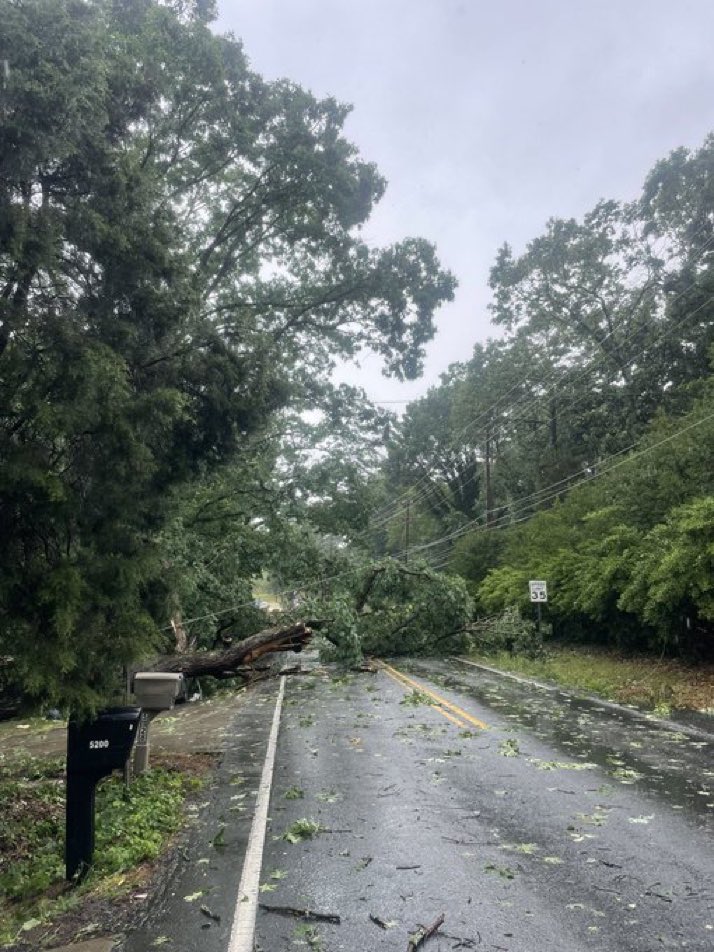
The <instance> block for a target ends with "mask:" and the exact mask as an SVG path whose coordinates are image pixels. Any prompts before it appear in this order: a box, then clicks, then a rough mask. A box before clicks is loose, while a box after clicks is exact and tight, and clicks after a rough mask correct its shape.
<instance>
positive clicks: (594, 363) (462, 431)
mask: <svg viewBox="0 0 714 952" xmlns="http://www.w3.org/2000/svg"><path fill="white" fill-rule="evenodd" d="M708 227H709V225H708V224H707V225H703V226H702V227H701V228H700V229H699V230H698V232H697V233H695V236H694V237H696V236H697V235H698V234H700V233H701V232H703V231H704V230H705V229H708ZM665 240H666V239H665V238H662V239H661V241H665ZM713 242H714V235H713V236H712V237H710V238H709V239H708V240H707V241H706V242H705V244H704V246H703V247H702V248H701V249H699V252H700V256H699V260H701V258H702V257H703V256H704V254H705V253H706V251H707V248H708V246H709V245H711V244H712V243H713ZM652 250H654V249H652ZM696 283H697V282H696V281H692V282H691V284H690V285H688V286H687V287H686V288H684V289H683V290H682V291H680V292H678V293H677V294H676V295H674V297H673V298H671V299H670V300H669V301H667V302H666V305H668V306H670V307H671V305H672V304H674V303H675V302H676V301H677V300H678V299H679V298H681V297H682V296H684V295H685V294H686V293H688V292H689V291H690V290H692V288H694V287H696ZM642 303H643V301H642V300H641V301H640V302H638V304H637V306H636V307H637V308H639V307H640V306H641V305H642ZM650 303H651V302H650ZM692 313H696V311H695V312H692ZM689 316H691V314H690V315H689ZM681 323H682V321H679V322H677V324H675V325H673V326H670V328H669V329H668V330H667V331H666V332H667V333H669V332H670V331H671V330H674V329H676V327H678V326H680V324H681ZM617 329H618V328H617V327H613V328H612V329H611V330H610V331H609V332H608V333H607V334H605V335H604V336H603V337H602V338H601V339H600V340H599V341H596V343H597V344H598V346H599V347H600V349H601V353H600V354H599V355H597V356H596V357H595V358H594V359H593V361H592V362H591V366H590V367H586V368H585V370H584V371H583V372H582V373H581V374H580V375H579V376H577V377H576V378H575V380H574V381H572V382H573V383H576V382H577V381H578V380H580V379H582V377H583V376H585V374H586V373H591V372H592V370H594V369H595V367H596V366H598V365H599V364H600V363H602V362H603V361H606V360H607V359H610V358H609V355H608V354H607V353H606V352H602V344H603V343H604V342H605V341H606V340H608V339H609V338H610V337H612V336H613V335H614V334H615V333H616V331H617ZM633 333H634V332H633ZM632 336H633V334H628V335H626V336H625V338H624V339H623V341H622V342H621V343H625V342H626V341H627V340H628V339H630V338H631V337H632ZM661 336H663V335H659V337H658V338H656V339H655V341H653V342H651V344H653V343H655V342H656V341H657V340H659V338H660V337H661ZM651 344H650V345H649V346H651ZM646 351H647V348H645V349H644V350H643V351H641V352H640V353H638V354H636V355H635V357H633V358H632V360H634V359H635V358H636V357H638V356H641V355H642V353H646ZM632 360H630V361H629V363H628V366H629V364H631V363H632ZM560 369H561V368H559V367H554V368H553V370H552V371H551V373H550V374H549V375H548V376H547V377H546V378H545V380H544V381H541V385H542V384H543V383H547V382H548V380H550V379H552V377H553V376H555V374H556V373H558V371H559V370H560ZM567 376H568V372H567V371H566V372H564V373H563V374H562V375H561V377H560V379H559V380H557V381H556V382H555V383H554V384H553V385H552V386H551V387H549V388H547V389H546V390H545V391H544V392H543V393H541V394H540V395H538V396H536V397H534V398H532V399H530V400H529V401H528V402H527V403H526V404H525V405H524V406H522V407H520V409H521V410H529V409H530V408H531V407H533V406H535V405H536V404H537V403H538V402H539V401H541V400H543V399H544V398H545V397H546V396H548V395H549V394H550V393H551V392H552V390H553V389H554V388H555V387H556V386H558V384H559V383H560V382H562V381H563V380H565V379H566V377H567ZM521 386H522V381H518V382H517V383H516V384H515V385H514V386H513V387H511V388H510V389H509V390H508V391H507V392H506V393H505V394H503V395H502V396H500V397H499V398H498V399H497V400H496V401H495V402H494V403H493V404H491V406H490V407H488V408H487V409H485V410H483V411H482V412H481V413H479V414H478V415H477V416H476V417H474V418H473V419H472V420H470V421H468V422H467V423H466V424H465V425H464V426H463V427H462V428H461V429H460V430H459V431H457V433H456V434H455V435H454V436H453V438H452V441H453V444H454V445H453V447H452V448H454V449H456V448H457V447H456V445H455V444H456V441H457V440H458V439H459V438H460V437H461V436H463V435H464V434H465V433H466V432H467V431H468V430H470V429H471V427H472V426H473V425H475V424H476V423H477V422H478V421H479V420H481V419H483V418H484V417H489V418H490V417H491V415H492V414H493V412H494V411H495V410H496V408H497V407H498V406H499V404H500V403H502V402H503V401H504V400H505V399H506V398H507V397H509V396H510V395H511V394H512V393H513V392H514V391H515V390H517V389H519V388H520V387H521ZM514 409H516V410H517V409H519V407H518V403H516V404H515V405H514ZM524 418H525V417H524V415H523V414H521V416H520V417H516V419H515V420H514V419H511V420H509V421H508V422H509V423H511V424H513V423H518V422H521V421H522V420H523V419H524ZM479 432H482V431H479ZM429 478H430V477H429V475H428V473H425V475H424V476H422V477H420V478H419V479H418V480H417V481H416V483H414V484H413V485H412V486H411V487H409V489H408V490H406V491H405V492H403V493H402V494H401V495H400V496H398V497H397V498H396V499H395V500H394V501H391V502H390V503H389V504H387V507H386V508H387V511H389V508H390V507H397V510H398V507H399V503H400V500H402V499H404V498H405V497H406V496H407V495H410V496H411V499H412V502H418V501H420V500H421V499H423V498H425V497H426V495H428V490H425V491H422V492H421V493H418V494H417V495H416V496H414V495H413V493H414V491H415V490H417V489H418V487H419V485H420V484H421V483H424V482H428V480H429ZM378 512H379V510H378ZM397 514H398V511H397V512H395V513H394V515H393V516H392V517H388V518H386V519H384V520H383V522H382V523H377V525H376V528H379V526H380V525H382V524H385V523H387V522H390V521H391V519H392V518H395V517H396V515H397Z"/></svg>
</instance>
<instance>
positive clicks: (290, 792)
mask: <svg viewBox="0 0 714 952" xmlns="http://www.w3.org/2000/svg"><path fill="white" fill-rule="evenodd" d="M304 796H305V793H304V791H303V790H302V789H301V788H300V787H288V789H287V790H286V791H285V793H284V794H283V799H284V800H302V799H303V797H304Z"/></svg>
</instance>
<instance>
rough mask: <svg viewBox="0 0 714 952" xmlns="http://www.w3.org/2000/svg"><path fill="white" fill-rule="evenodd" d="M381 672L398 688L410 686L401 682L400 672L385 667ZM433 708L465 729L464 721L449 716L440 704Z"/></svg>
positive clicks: (403, 681) (451, 715)
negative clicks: (395, 683) (394, 682)
mask: <svg viewBox="0 0 714 952" xmlns="http://www.w3.org/2000/svg"><path fill="white" fill-rule="evenodd" d="M383 670H384V673H385V674H386V675H387V676H388V677H390V678H391V679H392V681H396V682H397V684H398V685H399V686H400V687H402V688H408V687H410V686H411V685H409V684H407V682H406V681H405V680H403V678H402V674H401V672H400V671H394V670H389V669H388V667H387V665H384V666H383ZM420 690H421V689H420ZM422 693H425V692H422ZM433 707H435V708H436V710H437V711H438V712H439V714H443V715H444V717H445V718H446V719H447V720H449V721H451V722H452V723H453V724H456V726H457V727H461V728H462V729H463V728H464V727H466V721H460V720H459V719H458V717H454V715H453V714H449V712H448V711H447V710H446V709H445V708H443V707H442V706H441V705H440V704H434V705H433Z"/></svg>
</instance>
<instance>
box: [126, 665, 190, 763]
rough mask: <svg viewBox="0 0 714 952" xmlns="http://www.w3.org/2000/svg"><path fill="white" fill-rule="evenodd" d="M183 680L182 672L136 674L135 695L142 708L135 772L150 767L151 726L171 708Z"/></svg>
mask: <svg viewBox="0 0 714 952" xmlns="http://www.w3.org/2000/svg"><path fill="white" fill-rule="evenodd" d="M182 682H183V675H182V674H168V673H164V672H161V671H139V672H138V673H137V674H135V675H134V696H135V697H136V703H137V704H138V705H139V706H140V707H141V709H142V713H141V723H140V724H139V733H138V738H137V741H136V750H135V751H134V773H135V774H137V775H138V774H142V773H144V771H146V770H148V767H149V726H150V724H151V722H152V721H153V719H154V718H155V717H156V715H157V714H160V713H161V711H170V710H171V708H172V707H173V706H174V704H175V702H176V698H177V697H178V694H179V691H180V690H181V683H182Z"/></svg>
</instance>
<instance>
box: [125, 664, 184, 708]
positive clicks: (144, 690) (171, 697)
mask: <svg viewBox="0 0 714 952" xmlns="http://www.w3.org/2000/svg"><path fill="white" fill-rule="evenodd" d="M182 683H183V675H182V674H164V673H163V672H160V671H139V673H138V674H135V675H134V696H135V697H136V703H137V704H138V705H139V707H143V708H144V710H145V711H170V710H171V708H172V707H173V706H174V704H175V702H176V698H177V697H178V696H179V692H180V690H181V685H182Z"/></svg>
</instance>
